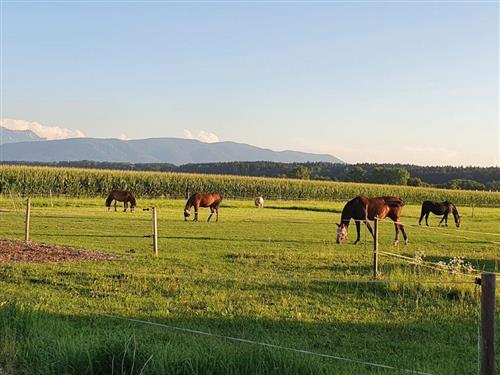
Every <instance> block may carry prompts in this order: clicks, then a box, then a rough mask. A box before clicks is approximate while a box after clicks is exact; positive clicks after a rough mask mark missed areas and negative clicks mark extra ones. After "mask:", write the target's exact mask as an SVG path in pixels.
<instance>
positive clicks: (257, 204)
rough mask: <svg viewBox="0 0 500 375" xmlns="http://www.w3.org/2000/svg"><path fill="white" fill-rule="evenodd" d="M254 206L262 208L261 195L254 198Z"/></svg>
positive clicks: (262, 199) (262, 200)
mask: <svg viewBox="0 0 500 375" xmlns="http://www.w3.org/2000/svg"><path fill="white" fill-rule="evenodd" d="M255 207H257V208H264V198H262V197H257V198H255Z"/></svg>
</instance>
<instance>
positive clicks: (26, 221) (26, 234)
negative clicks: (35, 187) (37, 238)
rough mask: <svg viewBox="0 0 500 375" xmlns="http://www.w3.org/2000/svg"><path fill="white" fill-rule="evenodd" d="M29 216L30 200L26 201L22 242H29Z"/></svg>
mask: <svg viewBox="0 0 500 375" xmlns="http://www.w3.org/2000/svg"><path fill="white" fill-rule="evenodd" d="M30 216H31V198H28V199H26V217H25V219H24V240H25V241H29V240H30Z"/></svg>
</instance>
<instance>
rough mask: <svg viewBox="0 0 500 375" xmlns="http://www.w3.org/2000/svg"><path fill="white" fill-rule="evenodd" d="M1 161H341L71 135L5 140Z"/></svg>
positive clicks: (228, 146)
mask: <svg viewBox="0 0 500 375" xmlns="http://www.w3.org/2000/svg"><path fill="white" fill-rule="evenodd" d="M0 157H1V160H2V161H39V162H57V161H76V160H92V161H108V162H130V163H171V164H175V165H181V164H187V163H206V162H229V161H274V162H283V163H292V162H299V163H301V162H320V161H323V162H331V163H344V162H343V161H342V160H340V159H338V158H336V157H334V156H332V155H327V154H311V153H305V152H299V151H273V150H270V149H265V148H260V147H255V146H251V145H247V144H244V143H236V142H217V143H203V142H200V141H197V140H193V139H181V138H148V139H137V140H129V141H123V140H119V139H101V138H71V139H62V140H52V141H36V142H20V143H7V142H4V144H3V145H0Z"/></svg>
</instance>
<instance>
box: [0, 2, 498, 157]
mask: <svg viewBox="0 0 500 375" xmlns="http://www.w3.org/2000/svg"><path fill="white" fill-rule="evenodd" d="M2 7H3V9H2V11H3V14H2V17H3V19H2V21H3V22H2V32H3V35H2V36H3V39H2V41H3V43H2V68H3V74H2V83H3V85H2V86H3V87H2V112H3V113H2V117H3V118H8V119H17V120H26V121H31V122H37V123H39V124H42V125H43V126H59V127H63V128H69V129H78V130H80V131H82V132H83V133H85V135H87V136H92V137H127V138H146V137H160V136H174V137H184V136H193V137H195V138H196V137H200V138H201V139H204V140H208V141H213V140H217V139H219V140H221V141H237V142H244V143H250V144H254V145H257V146H262V147H269V148H272V149H276V150H284V149H296V150H303V151H310V152H321V153H330V154H333V155H335V156H338V157H340V158H342V159H344V160H346V161H348V162H358V161H371V162H413V163H417V164H432V165H442V164H454V165H498V164H499V153H500V151H499V137H500V135H499V5H498V3H486V2H484V3H477V2H475V3H449V2H448V3H429V2H425V3H408V2H406V3H405V2H398V3H380V2H379V3H367V2H365V3H363V2H341V3H340V2H331V3H325V2H317V3H306V2H303V3H299V2H288V3H287V2H281V3H276V2H274V3H272V2H271V3H255V2H254V3H241V2H240V3H223V2H210V3H209V2H205V3H203V2H198V3H196V2H195V3H182V2H177V3H172V2H170V3H167V2H148V3H145V2H112V3H109V2H108V3H103V2H57V1H54V2H37V3H34V2H22V3H20V2H3V4H2Z"/></svg>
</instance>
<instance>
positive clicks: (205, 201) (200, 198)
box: [184, 193, 222, 221]
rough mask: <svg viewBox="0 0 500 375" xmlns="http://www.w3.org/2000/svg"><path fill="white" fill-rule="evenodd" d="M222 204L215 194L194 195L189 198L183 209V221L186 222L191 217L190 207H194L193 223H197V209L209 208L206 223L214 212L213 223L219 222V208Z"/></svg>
mask: <svg viewBox="0 0 500 375" xmlns="http://www.w3.org/2000/svg"><path fill="white" fill-rule="evenodd" d="M221 202H222V197H221V196H220V194H217V193H194V194H193V195H191V196H190V197H189V199H188V200H187V202H186V206H185V207H184V220H185V221H187V218H188V217H189V215H191V207H194V221H198V209H199V208H200V207H210V216H209V217H208V220H207V221H210V218H211V217H212V215H213V214H214V212H215V221H219V207H220V203H221Z"/></svg>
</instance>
